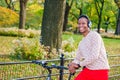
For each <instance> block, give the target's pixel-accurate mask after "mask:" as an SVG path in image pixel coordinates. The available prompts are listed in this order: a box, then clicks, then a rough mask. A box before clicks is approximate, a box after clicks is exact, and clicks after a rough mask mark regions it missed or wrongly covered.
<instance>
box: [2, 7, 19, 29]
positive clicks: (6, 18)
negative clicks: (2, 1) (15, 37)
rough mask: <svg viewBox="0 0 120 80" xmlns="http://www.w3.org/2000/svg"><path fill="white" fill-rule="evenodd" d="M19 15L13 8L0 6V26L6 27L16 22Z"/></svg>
mask: <svg viewBox="0 0 120 80" xmlns="http://www.w3.org/2000/svg"><path fill="white" fill-rule="evenodd" d="M18 19H19V15H18V14H17V13H15V12H14V11H13V10H10V9H7V8H4V7H1V6H0V27H8V26H12V25H14V24H18Z"/></svg>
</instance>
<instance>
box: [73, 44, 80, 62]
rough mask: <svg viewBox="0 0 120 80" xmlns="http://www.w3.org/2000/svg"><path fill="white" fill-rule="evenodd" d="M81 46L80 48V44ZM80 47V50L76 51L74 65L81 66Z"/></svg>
mask: <svg viewBox="0 0 120 80" xmlns="http://www.w3.org/2000/svg"><path fill="white" fill-rule="evenodd" d="M79 46H80V43H79ZM79 46H78V49H77V51H76V57H75V58H74V60H73V61H72V62H73V63H76V64H79V63H80V59H81V54H80V49H79Z"/></svg>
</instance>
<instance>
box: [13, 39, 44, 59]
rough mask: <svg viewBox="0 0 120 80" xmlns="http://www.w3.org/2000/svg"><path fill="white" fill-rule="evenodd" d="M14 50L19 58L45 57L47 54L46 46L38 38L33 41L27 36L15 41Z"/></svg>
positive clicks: (14, 53) (14, 54)
mask: <svg viewBox="0 0 120 80" xmlns="http://www.w3.org/2000/svg"><path fill="white" fill-rule="evenodd" d="M13 44H14V46H13V52H12V53H11V54H12V55H13V56H15V57H16V58H18V59H27V60H33V59H43V58H44V57H45V55H46V52H45V50H44V46H42V45H40V44H39V41H38V40H35V41H31V40H30V39H27V38H20V39H18V40H14V41H13Z"/></svg>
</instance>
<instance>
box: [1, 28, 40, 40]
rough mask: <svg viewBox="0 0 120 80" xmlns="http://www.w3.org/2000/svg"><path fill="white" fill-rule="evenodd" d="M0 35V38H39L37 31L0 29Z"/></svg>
mask: <svg viewBox="0 0 120 80" xmlns="http://www.w3.org/2000/svg"><path fill="white" fill-rule="evenodd" d="M0 35H2V36H17V37H28V38H33V37H38V36H40V31H39V30H30V29H29V30H24V29H16V28H0Z"/></svg>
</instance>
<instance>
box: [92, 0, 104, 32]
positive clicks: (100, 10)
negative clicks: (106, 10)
mask: <svg viewBox="0 0 120 80" xmlns="http://www.w3.org/2000/svg"><path fill="white" fill-rule="evenodd" d="M98 1H99V0H94V2H95V8H96V11H97V15H98V27H97V32H98V33H100V25H101V21H102V11H103V7H104V0H100V2H98ZM100 5H101V6H100Z"/></svg>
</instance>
